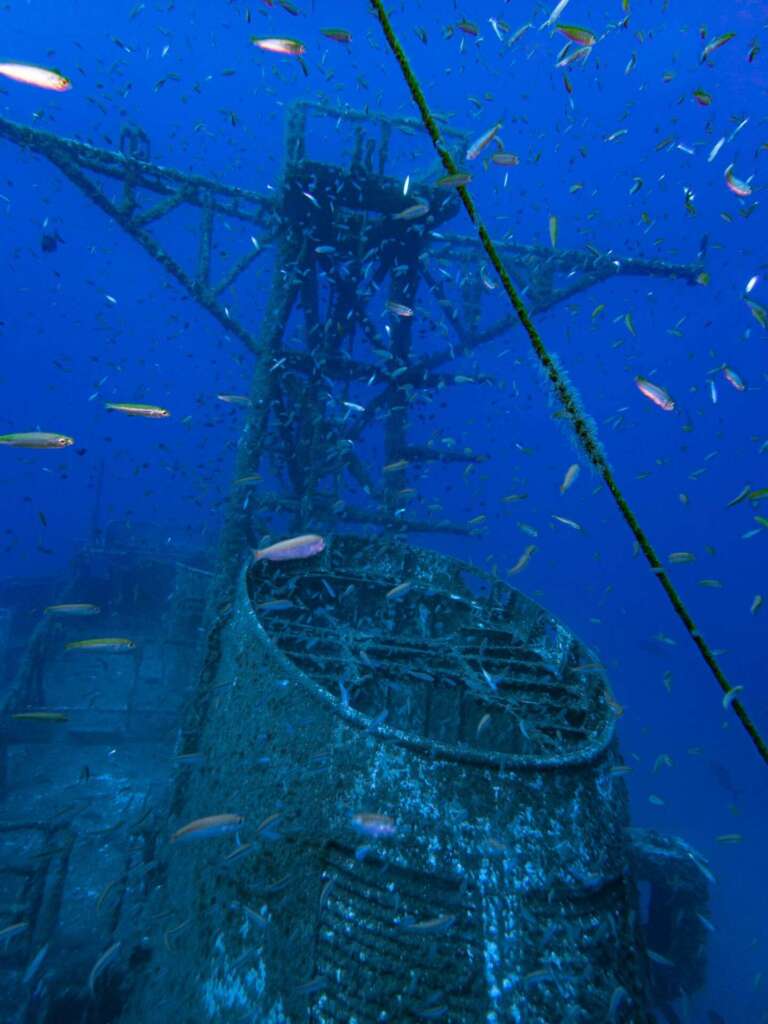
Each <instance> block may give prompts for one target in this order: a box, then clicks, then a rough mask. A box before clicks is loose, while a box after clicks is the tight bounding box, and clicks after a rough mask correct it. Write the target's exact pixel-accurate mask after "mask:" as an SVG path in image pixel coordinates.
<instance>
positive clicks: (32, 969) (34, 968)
mask: <svg viewBox="0 0 768 1024" xmlns="http://www.w3.org/2000/svg"><path fill="white" fill-rule="evenodd" d="M47 952H48V943H47V942H46V944H45V945H44V946H43V947H42V949H40V950H39V951H38V953H37V954H36V956H35V957H34V958H33V959H32V960H31V961H30V963H29V965H28V966H27V969H26V971H24V977H23V978H22V979H21V983H22V985H28V984H29V983H30V981H32V979H33V978H34V977H35V975H36V974H37V972H38V970H39V969H40V964H41V963H42V962H43V960H45V957H46V954H47Z"/></svg>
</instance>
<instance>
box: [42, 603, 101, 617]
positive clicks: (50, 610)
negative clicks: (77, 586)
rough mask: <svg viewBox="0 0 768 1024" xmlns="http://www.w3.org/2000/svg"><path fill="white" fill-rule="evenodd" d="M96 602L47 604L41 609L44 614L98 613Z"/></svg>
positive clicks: (99, 609)
mask: <svg viewBox="0 0 768 1024" xmlns="http://www.w3.org/2000/svg"><path fill="white" fill-rule="evenodd" d="M100 611H101V608H99V606H98V605H97V604H49V605H48V607H47V608H44V609H43V614H44V615H98V614H99V612H100Z"/></svg>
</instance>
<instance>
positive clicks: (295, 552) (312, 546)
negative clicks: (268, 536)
mask: <svg viewBox="0 0 768 1024" xmlns="http://www.w3.org/2000/svg"><path fill="white" fill-rule="evenodd" d="M324 549H325V540H324V539H323V538H322V537H321V536H319V535H318V534H316V533H305V534H302V535H301V536H300V537H291V538H289V539H288V540H281V541H278V542H277V543H276V544H270V545H269V547H266V548H259V549H258V550H255V549H254V551H253V557H254V559H255V560H256V561H260V560H264V561H267V562H284V561H287V560H288V559H292V558H311V557H312V556H313V555H319V554H320V552H321V551H323V550H324Z"/></svg>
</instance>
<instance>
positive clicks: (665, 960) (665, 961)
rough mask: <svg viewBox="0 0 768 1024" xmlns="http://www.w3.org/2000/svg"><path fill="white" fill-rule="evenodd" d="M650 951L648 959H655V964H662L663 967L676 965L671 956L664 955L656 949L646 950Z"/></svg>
mask: <svg viewBox="0 0 768 1024" xmlns="http://www.w3.org/2000/svg"><path fill="white" fill-rule="evenodd" d="M646 952H647V953H648V959H649V960H653V962H654V963H655V964H660V965H661V966H662V967H674V966H675V964H674V961H672V960H670V959H669V957H666V956H662V955H661V953H657V952H656V951H655V950H654V949H648V950H646Z"/></svg>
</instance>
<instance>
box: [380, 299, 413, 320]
mask: <svg viewBox="0 0 768 1024" xmlns="http://www.w3.org/2000/svg"><path fill="white" fill-rule="evenodd" d="M386 306H387V310H388V311H389V312H390V313H392V314H394V315H395V316H402V317H411V316H413V310H412V309H411V307H410V306H404V305H403V304H402V302H393V301H392V300H391V299H389V300H387V303H386Z"/></svg>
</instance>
